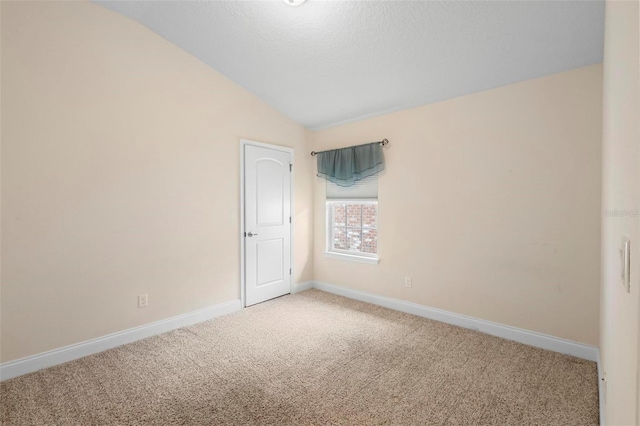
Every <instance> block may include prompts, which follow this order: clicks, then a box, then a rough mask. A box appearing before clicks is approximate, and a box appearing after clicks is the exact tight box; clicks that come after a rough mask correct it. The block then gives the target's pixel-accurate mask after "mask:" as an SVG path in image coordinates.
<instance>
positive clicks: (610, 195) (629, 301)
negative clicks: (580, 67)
mask: <svg viewBox="0 0 640 426" xmlns="http://www.w3.org/2000/svg"><path fill="white" fill-rule="evenodd" d="M639 13H640V10H639V7H638V2H637V1H626V2H623V1H607V5H606V20H605V53H604V96H603V168H602V174H603V186H602V208H603V213H604V214H603V218H602V304H601V305H602V316H601V330H602V334H601V338H600V350H601V360H602V367H603V369H604V372H605V373H606V377H607V397H606V405H605V418H606V424H607V425H632V424H638V421H640V419H639V418H638V417H637V412H636V410H637V408H638V407H637V403H638V397H639V395H638V392H637V385H638V383H637V368H638V332H639V329H638V320H639V316H638V310H639V303H640V299H639V295H640V217H638V211H639V209H640V124H639V121H640V94H639V93H640V84H639V80H640V67H639V66H638V61H640V49H639V45H638V37H639V36H640V34H639V29H638V26H639V21H640V15H639ZM607 210H609V211H611V210H618V211H621V212H626V213H623V214H622V215H616V216H613V217H612V216H608V215H607V214H606V211H607ZM623 236H627V237H628V238H629V239H630V240H631V292H630V293H626V291H625V290H624V288H623V287H622V285H621V282H620V256H619V253H618V250H619V248H620V245H621V244H620V241H621V238H622V237H623Z"/></svg>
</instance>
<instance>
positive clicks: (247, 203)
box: [244, 145, 291, 306]
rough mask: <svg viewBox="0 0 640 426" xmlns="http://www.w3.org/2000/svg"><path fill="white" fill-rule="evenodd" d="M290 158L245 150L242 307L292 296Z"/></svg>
mask: <svg viewBox="0 0 640 426" xmlns="http://www.w3.org/2000/svg"><path fill="white" fill-rule="evenodd" d="M290 164H291V154H290V153H289V152H287V151H279V150H276V149H270V148H264V147H260V146H253V145H244V194H245V195H244V197H245V200H244V209H245V213H244V218H245V219H244V220H245V223H244V242H245V261H244V265H245V274H244V276H245V298H246V299H245V300H246V306H250V305H254V304H256V303H260V302H264V301H265V300H269V299H273V298H274V297H278V296H282V295H283V294H287V293H290V292H291V167H290Z"/></svg>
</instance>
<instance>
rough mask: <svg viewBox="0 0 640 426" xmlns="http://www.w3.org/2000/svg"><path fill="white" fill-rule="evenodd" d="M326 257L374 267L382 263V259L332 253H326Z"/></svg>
mask: <svg viewBox="0 0 640 426" xmlns="http://www.w3.org/2000/svg"><path fill="white" fill-rule="evenodd" d="M324 255H325V256H326V257H330V258H332V259H341V260H348V261H351V262H360V263H369V264H372V265H377V264H378V263H379V262H380V259H379V258H377V257H365V256H358V255H355V254H343V253H334V252H330V251H325V252H324Z"/></svg>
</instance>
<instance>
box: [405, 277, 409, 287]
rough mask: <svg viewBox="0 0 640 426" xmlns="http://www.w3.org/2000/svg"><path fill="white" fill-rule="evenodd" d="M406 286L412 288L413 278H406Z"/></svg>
mask: <svg viewBox="0 0 640 426" xmlns="http://www.w3.org/2000/svg"><path fill="white" fill-rule="evenodd" d="M404 286H405V287H411V277H404Z"/></svg>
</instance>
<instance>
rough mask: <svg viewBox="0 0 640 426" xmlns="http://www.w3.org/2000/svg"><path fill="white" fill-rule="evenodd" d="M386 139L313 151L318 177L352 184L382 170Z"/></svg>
mask: <svg viewBox="0 0 640 426" xmlns="http://www.w3.org/2000/svg"><path fill="white" fill-rule="evenodd" d="M385 142H386V143H388V141H387V140H386V139H385V141H383V142H372V143H368V144H364V145H357V146H350V147H348V148H341V149H332V150H329V151H322V152H317V153H316V152H314V153H312V155H313V154H315V155H316V156H317V160H318V177H321V178H324V179H326V180H328V181H331V182H333V183H335V184H336V185H339V186H352V185H354V184H355V183H356V182H357V181H359V180H362V179H364V178H367V177H369V176H372V175H375V174H376V173H379V172H381V171H383V170H384V153H383V151H382V146H383V145H386V143H385Z"/></svg>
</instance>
